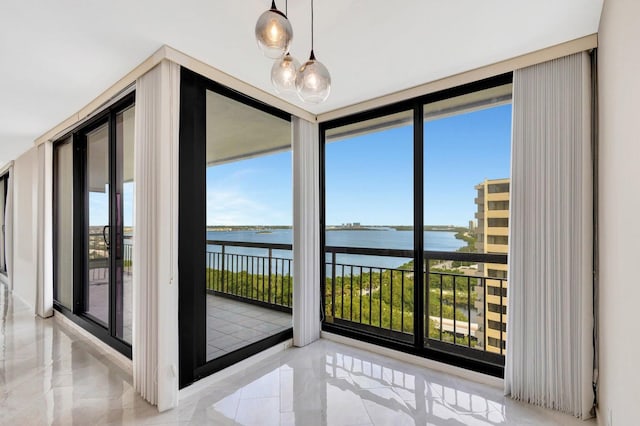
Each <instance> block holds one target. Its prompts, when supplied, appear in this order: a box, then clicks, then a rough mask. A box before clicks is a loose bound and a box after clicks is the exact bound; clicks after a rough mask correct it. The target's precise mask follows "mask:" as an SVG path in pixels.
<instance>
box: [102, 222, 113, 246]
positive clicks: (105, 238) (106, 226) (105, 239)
mask: <svg viewBox="0 0 640 426" xmlns="http://www.w3.org/2000/svg"><path fill="white" fill-rule="evenodd" d="M110 228H111V226H109V225H105V226H103V227H102V239H103V240H104V243H105V244H106V245H107V250H109V246H110V245H111V243H110V241H109V237H107V229H110Z"/></svg>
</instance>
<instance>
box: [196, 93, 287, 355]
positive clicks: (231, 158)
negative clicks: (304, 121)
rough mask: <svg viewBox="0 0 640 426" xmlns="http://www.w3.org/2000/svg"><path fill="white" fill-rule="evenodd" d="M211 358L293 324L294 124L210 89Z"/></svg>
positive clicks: (208, 258) (208, 290) (208, 265)
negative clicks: (292, 175)
mask: <svg viewBox="0 0 640 426" xmlns="http://www.w3.org/2000/svg"><path fill="white" fill-rule="evenodd" d="M206 108H207V113H206V114H207V124H206V126H207V128H206V134H207V150H206V165H207V168H206V194H207V195H206V197H207V198H206V201H207V204H206V209H207V212H206V217H207V250H206V251H207V253H206V268H207V274H206V278H207V280H206V297H207V316H206V321H207V324H206V330H207V345H206V360H207V361H210V360H212V359H215V358H219V357H221V356H224V355H227V354H229V353H231V352H233V351H235V350H237V349H240V348H242V347H246V346H249V345H251V344H253V343H255V342H258V341H260V340H263V339H265V338H267V337H269V336H272V335H274V334H276V333H279V332H282V331H285V330H287V329H289V328H291V306H292V301H293V261H292V251H291V243H292V223H293V221H292V211H293V206H292V181H291V174H292V170H291V124H290V123H289V122H288V121H286V120H282V119H280V118H277V117H274V116H272V115H270V114H267V113H265V112H263V111H260V110H257V109H255V108H252V107H249V106H247V105H245V104H242V103H239V102H237V101H234V100H232V99H229V98H226V97H224V96H222V95H219V94H217V93H214V92H211V91H207V95H206Z"/></svg>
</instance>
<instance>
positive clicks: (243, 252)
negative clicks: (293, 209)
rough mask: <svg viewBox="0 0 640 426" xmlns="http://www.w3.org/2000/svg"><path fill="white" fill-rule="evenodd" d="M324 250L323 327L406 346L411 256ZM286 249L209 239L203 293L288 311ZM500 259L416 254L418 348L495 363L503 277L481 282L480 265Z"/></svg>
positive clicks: (502, 331) (499, 350) (410, 324)
mask: <svg viewBox="0 0 640 426" xmlns="http://www.w3.org/2000/svg"><path fill="white" fill-rule="evenodd" d="M325 249H326V265H325V267H326V281H325V286H324V289H325V292H324V318H325V322H327V323H331V324H334V325H336V326H340V327H346V328H349V329H350V330H354V331H357V332H362V333H365V334H369V335H374V336H378V337H382V338H384V339H387V340H389V339H391V340H394V341H398V342H404V343H406V344H412V343H413V342H414V333H415V330H414V313H415V310H414V303H415V297H414V289H415V287H414V277H415V271H414V267H413V261H412V257H413V251H412V250H393V249H374V248H354V247H332V246H327V247H326V248H325ZM291 250H292V246H291V245H290V244H266V243H249V242H230V241H219V240H209V241H207V274H206V288H207V292H209V293H211V294H216V295H220V296H224V297H230V298H234V299H238V300H242V301H245V302H250V303H255V304H259V305H263V306H266V307H270V308H272V309H278V310H281V311H286V312H291V306H292V298H293V273H292V262H293V261H292V257H291ZM389 259H391V263H392V264H394V266H388V265H389V264H390V263H389ZM394 259H395V260H394ZM385 262H386V263H385ZM506 262H507V256H506V255H498V254H480V253H459V252H433V251H425V252H424V264H425V270H424V271H423V282H424V288H425V291H424V295H423V303H424V311H425V319H424V324H425V325H424V331H423V334H422V335H423V336H424V345H425V346H430V347H436V348H438V349H441V350H445V351H452V352H455V353H459V354H463V355H465V356H470V357H473V358H477V359H480V360H487V359H489V360H491V362H493V363H501V362H503V361H502V360H503V355H504V348H503V346H504V341H505V340H506V328H505V327H504V324H505V322H506V300H507V299H506V289H507V279H506V278H492V277H487V276H486V274H485V272H484V269H485V268H484V264H489V263H490V264H506ZM385 265H387V266H385ZM489 305H492V306H493V305H498V306H500V307H501V309H498V311H499V312H493V311H490V310H488V306H489ZM490 342H494V343H496V342H498V343H499V344H496V345H493V344H490Z"/></svg>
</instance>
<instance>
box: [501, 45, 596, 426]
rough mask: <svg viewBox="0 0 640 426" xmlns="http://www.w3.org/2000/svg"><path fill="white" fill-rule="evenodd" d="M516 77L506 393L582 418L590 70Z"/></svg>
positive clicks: (576, 66) (588, 372)
mask: <svg viewBox="0 0 640 426" xmlns="http://www.w3.org/2000/svg"><path fill="white" fill-rule="evenodd" d="M589 62H590V61H589V57H588V55H587V54H586V53H579V54H575V55H571V56H567V57H564V58H560V59H556V60H553V61H550V62H546V63H542V64H539V65H535V66H532V67H529V68H525V69H522V70H518V71H515V73H514V91H513V149H512V171H511V179H512V181H511V219H510V225H511V226H510V236H509V242H510V246H509V297H508V308H507V314H508V319H507V330H508V332H509V338H508V339H507V353H506V366H505V392H506V393H507V394H509V395H511V396H512V397H513V398H515V399H519V400H522V401H526V402H529V403H532V404H536V405H540V406H544V407H548V408H553V409H556V410H559V411H563V412H566V413H570V414H573V415H574V416H577V417H582V418H586V417H589V411H590V409H591V405H592V402H593V393H592V388H591V381H592V362H593V347H592V330H593V308H592V300H593V294H592V293H593V281H592V273H591V272H592V256H593V220H592V209H593V205H592V203H593V202H592V200H593V197H592V195H593V190H592V162H591V161H592V160H591V133H590V129H591V111H590V105H591V97H590V96H591V95H590V63H589Z"/></svg>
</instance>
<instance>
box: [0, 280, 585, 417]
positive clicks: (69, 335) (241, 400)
mask: <svg viewBox="0 0 640 426" xmlns="http://www.w3.org/2000/svg"><path fill="white" fill-rule="evenodd" d="M0 424H2V425H5V424H6V425H55V424H59V425H111V424H113V425H120V424H130V425H153V424H167V425H170V424H185V425H191V424H192V425H205V424H211V425H232V424H242V425H294V424H297V425H305V426H313V425H568V426H571V425H591V424H593V423H592V422H587V423H585V422H582V421H579V420H576V419H574V418H572V417H569V416H565V415H562V414H558V413H555V412H552V411H548V410H543V409H540V408H537V407H533V406H530V405H527V404H523V403H520V402H516V401H512V400H510V399H508V398H505V397H504V396H503V395H502V391H501V390H500V389H495V388H491V387H487V386H484V385H480V384H477V383H473V382H469V381H466V380H463V379H460V378H456V377H452V376H449V375H446V374H443V373H439V372H435V371H431V370H428V369H425V368H422V367H418V366H415V365H412V364H406V363H403V362H400V361H397V360H394V359H390V358H388V357H384V356H381V355H377V354H373V353H370V352H367V351H363V350H359V349H355V348H352V347H349V346H345V345H341V344H337V343H334V342H331V341H328V340H324V339H323V340H320V341H318V342H315V343H313V344H311V345H309V346H307V347H304V348H293V349H289V350H287V351H284V352H280V353H277V354H275V355H272V356H271V357H268V358H266V359H264V360H262V361H261V362H258V363H256V364H253V365H252V366H250V367H248V368H246V369H244V370H243V371H242V372H240V373H237V374H234V375H232V376H229V377H227V378H224V379H219V380H214V381H213V382H212V383H211V384H210V385H209V386H207V387H205V388H204V389H203V390H201V391H199V392H197V393H195V394H193V395H192V396H190V397H188V398H185V399H183V400H181V401H180V405H179V407H178V408H176V409H173V410H170V411H167V412H164V413H158V412H157V410H156V408H155V407H152V406H151V405H149V404H147V403H146V402H145V401H144V400H142V398H140V397H139V396H138V395H137V394H136V393H135V391H134V390H133V388H132V379H131V376H130V375H128V374H127V373H125V372H124V371H123V370H122V369H121V368H120V367H119V366H118V365H116V364H114V363H112V362H110V360H109V358H108V357H106V356H105V354H104V353H102V352H101V351H100V350H99V349H97V348H96V347H95V346H93V345H91V344H90V343H88V341H86V339H85V338H83V337H82V336H80V335H79V334H77V333H76V332H75V331H74V330H73V329H70V328H67V327H66V326H65V325H63V324H60V323H58V322H57V321H55V320H52V319H47V320H42V319H39V318H35V317H34V316H33V315H32V314H31V313H30V310H29V309H28V308H27V307H26V306H24V305H23V304H22V303H21V302H20V301H18V300H14V298H13V297H12V296H11V295H10V294H8V293H7V291H6V289H5V287H4V286H0Z"/></svg>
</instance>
